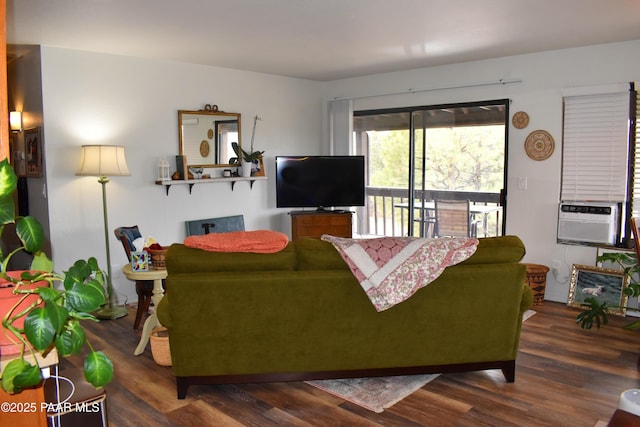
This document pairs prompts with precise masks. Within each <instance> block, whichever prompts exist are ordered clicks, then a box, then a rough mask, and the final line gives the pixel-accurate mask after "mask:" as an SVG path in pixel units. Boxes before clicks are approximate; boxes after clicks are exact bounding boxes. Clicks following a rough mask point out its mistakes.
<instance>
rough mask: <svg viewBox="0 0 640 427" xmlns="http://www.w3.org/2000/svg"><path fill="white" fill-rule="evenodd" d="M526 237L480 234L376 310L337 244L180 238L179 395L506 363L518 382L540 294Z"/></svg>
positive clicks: (175, 335) (174, 333)
mask: <svg viewBox="0 0 640 427" xmlns="http://www.w3.org/2000/svg"><path fill="white" fill-rule="evenodd" d="M524 253H525V248H524V245H523V243H522V241H520V239H519V238H517V237H515V236H504V237H495V238H487V239H480V243H479V245H478V249H477V251H476V252H475V253H474V254H473V255H472V256H471V257H470V258H469V259H467V260H466V261H464V262H462V263H460V264H458V265H455V266H452V267H448V268H447V269H445V271H444V272H443V274H442V275H441V276H440V277H439V278H438V279H436V280H435V281H434V282H432V283H431V284H430V285H428V286H426V287H425V288H423V289H421V290H419V291H418V292H416V293H415V294H414V295H413V296H412V297H411V298H409V299H408V300H406V301H404V302H402V303H400V304H398V305H396V306H394V307H392V308H390V309H388V310H385V311H382V312H377V311H376V310H375V308H374V306H373V305H372V303H371V302H370V301H369V299H368V298H367V296H366V295H365V294H364V291H363V290H362V288H361V287H360V285H359V283H358V282H357V281H356V279H355V278H354V276H353V275H352V273H351V271H350V270H349V268H348V267H347V265H346V263H345V262H344V261H343V260H342V258H341V257H340V255H339V254H338V252H337V251H336V250H335V249H334V248H333V246H332V245H331V244H330V243H327V242H324V241H321V240H318V239H311V238H303V239H300V240H297V241H296V242H295V243H294V242H291V243H289V245H288V246H287V247H286V248H285V249H284V250H282V251H280V252H277V253H274V254H253V253H216V252H207V251H202V250H199V249H192V248H188V247H186V246H184V245H182V244H174V245H172V246H171V247H170V249H169V251H168V253H167V256H166V264H167V271H168V277H167V279H166V294H165V297H164V298H163V299H162V301H161V303H160V304H159V306H158V310H157V313H158V317H159V320H160V322H161V323H162V324H163V325H164V326H166V327H167V328H168V329H169V340H170V346H171V358H172V362H173V371H174V373H175V375H176V378H177V391H178V398H179V399H183V398H185V397H186V394H187V390H188V388H189V386H190V385H192V384H220V383H241V382H265V381H269V382H271V381H298V380H308V379H322V378H347V377H369V376H381V375H384V376H386V375H406V374H418V373H446V372H459V371H473V370H484V369H501V370H502V372H503V374H504V376H505V378H506V380H507V381H508V382H513V381H514V380H515V360H516V355H517V353H518V342H519V338H520V329H521V325H522V314H523V313H524V311H525V310H527V309H528V308H529V307H530V305H531V302H532V293H531V290H530V288H529V286H528V285H527V284H526V268H525V265H524V264H520V263H519V261H520V260H521V259H522V257H523V256H524Z"/></svg>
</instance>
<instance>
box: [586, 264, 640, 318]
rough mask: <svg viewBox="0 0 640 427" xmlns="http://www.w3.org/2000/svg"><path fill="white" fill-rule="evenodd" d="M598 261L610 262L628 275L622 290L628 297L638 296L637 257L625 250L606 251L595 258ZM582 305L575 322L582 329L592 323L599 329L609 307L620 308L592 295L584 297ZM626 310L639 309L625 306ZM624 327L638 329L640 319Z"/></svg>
mask: <svg viewBox="0 0 640 427" xmlns="http://www.w3.org/2000/svg"><path fill="white" fill-rule="evenodd" d="M597 261H598V262H611V263H613V264H615V265H617V266H619V267H620V269H622V270H623V272H624V274H625V275H626V276H629V286H627V287H626V288H625V289H624V290H623V292H624V293H625V295H627V296H629V297H638V296H640V282H638V281H637V280H636V278H637V277H638V274H640V265H639V264H638V258H637V256H636V255H634V254H630V253H626V252H607V253H605V254H603V255H600V256H599V257H598V258H597ZM582 307H583V308H584V309H585V310H584V311H582V312H581V313H580V314H578V316H577V317H576V323H579V324H580V327H581V328H582V329H591V328H592V327H593V325H594V324H595V325H596V328H598V329H600V326H602V325H606V324H607V323H609V309H612V308H622V307H619V306H609V305H608V304H607V303H606V302H602V303H601V302H600V301H598V300H597V299H596V298H594V297H590V298H585V300H584V303H583V304H582ZM626 309H627V310H632V311H640V309H638V308H634V307H626ZM624 327H625V329H640V320H636V321H633V322H631V323H628V324H627V325H625V326H624Z"/></svg>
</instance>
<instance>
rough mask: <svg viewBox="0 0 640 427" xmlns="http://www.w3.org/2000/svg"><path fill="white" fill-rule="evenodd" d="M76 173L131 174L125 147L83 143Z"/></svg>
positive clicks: (96, 174) (90, 174) (93, 174)
mask: <svg viewBox="0 0 640 427" xmlns="http://www.w3.org/2000/svg"><path fill="white" fill-rule="evenodd" d="M76 175H81V176H125V175H131V174H130V173H129V168H128V167H127V160H126V159H125V156H124V147H122V146H120V145H83V146H82V152H81V154H80V164H79V165H78V170H77V171H76Z"/></svg>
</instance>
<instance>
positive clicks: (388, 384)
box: [305, 310, 536, 413]
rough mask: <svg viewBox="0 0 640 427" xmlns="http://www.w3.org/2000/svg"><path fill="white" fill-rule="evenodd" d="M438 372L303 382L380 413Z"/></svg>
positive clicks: (523, 317) (529, 314)
mask: <svg viewBox="0 0 640 427" xmlns="http://www.w3.org/2000/svg"><path fill="white" fill-rule="evenodd" d="M534 314H536V312H535V311H534V310H527V311H526V312H525V313H524V315H523V316H522V321H523V322H525V321H526V320H527V319H529V318H530V317H531V316H533V315H534ZM439 375H440V374H427V375H400V376H395V377H377V378H345V379H337V380H316V381H305V382H306V383H307V384H310V385H312V386H314V387H316V388H319V389H320V390H323V391H326V392H327V393H330V394H333V395H334V396H338V397H340V398H341V399H344V400H346V401H348V402H351V403H354V404H356V405H358V406H361V407H363V408H365V409H368V410H370V411H373V412H376V413H381V412H383V411H384V410H385V409H387V408H390V407H391V406H393V405H395V404H396V403H398V402H400V401H401V400H402V399H404V398H405V397H407V396H409V395H410V394H411V393H413V392H415V391H416V390H418V389H420V388H422V387H423V386H424V385H425V384H427V383H428V382H429V381H433V380H434V379H436V378H437V377H438V376H439Z"/></svg>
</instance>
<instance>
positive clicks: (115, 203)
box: [42, 41, 640, 301]
mask: <svg viewBox="0 0 640 427" xmlns="http://www.w3.org/2000/svg"><path fill="white" fill-rule="evenodd" d="M42 55H43V58H42V67H43V71H42V74H43V97H44V123H45V126H44V130H45V135H46V137H45V140H46V149H45V151H46V158H47V180H48V185H49V210H50V217H51V239H52V242H53V257H54V261H55V263H56V265H57V266H61V268H63V266H66V265H69V264H70V263H71V262H73V261H74V260H75V259H77V258H80V257H86V256H89V255H93V256H96V257H97V258H98V260H99V261H100V262H101V263H102V265H104V263H105V261H104V255H103V254H104V247H103V228H102V205H101V199H100V186H99V185H98V184H97V182H96V181H95V179H93V178H86V177H85V178H81V177H76V176H74V172H75V168H76V164H77V161H78V156H79V151H80V150H79V146H80V145H82V144H91V143H113V144H121V145H125V146H126V147H127V160H128V163H129V167H130V169H131V171H132V176H131V177H121V178H120V177H118V178H113V179H112V181H111V183H109V184H108V199H109V206H110V209H109V222H110V228H111V229H113V228H115V227H116V226H118V225H133V224H138V225H139V226H140V227H141V229H142V230H144V231H145V232H146V233H147V234H152V235H153V236H154V237H156V238H157V239H158V240H159V241H160V242H161V243H165V244H166V243H171V242H175V241H181V240H182V238H183V237H184V224H183V222H184V221H185V220H188V219H196V218H208V217H215V216H224V215H232V214H240V213H241V214H244V215H245V221H246V225H247V228H248V229H257V228H269V229H273V230H278V231H283V232H286V233H288V232H289V222H288V218H287V215H286V210H281V209H276V208H275V191H274V188H275V182H274V179H273V177H270V179H269V180H268V181H267V182H256V183H255V185H254V188H253V190H252V191H250V190H249V189H248V185H247V184H246V183H238V184H237V185H236V189H235V191H233V192H232V191H231V189H230V188H229V187H227V186H226V185H224V184H215V185H213V184H209V185H201V186H196V187H194V189H193V194H192V195H189V194H188V190H187V188H186V187H172V188H171V190H170V193H169V196H168V197H167V196H165V195H164V192H163V191H162V189H161V188H160V187H158V186H156V185H154V184H153V181H154V179H155V174H156V165H157V163H158V161H159V160H160V158H161V157H164V156H166V157H167V158H172V156H174V155H175V154H176V153H177V151H178V137H177V113H176V112H177V110H178V109H191V108H200V107H201V106H202V105H204V104H205V103H214V104H217V105H218V106H219V107H220V108H221V109H223V110H227V111H232V112H239V113H241V114H242V119H243V126H242V132H243V140H244V141H246V142H248V141H249V140H250V135H251V126H252V117H253V116H254V115H256V114H257V115H259V116H260V117H262V118H263V121H261V122H258V127H257V132H256V143H255V145H256V149H261V150H266V155H267V162H266V168H267V175H270V174H272V172H273V158H274V156H275V155H279V154H280V155H285V154H307V153H316V152H317V153H319V152H321V148H320V147H321V139H323V138H324V139H326V135H327V131H326V123H327V105H326V102H327V101H328V100H331V99H334V98H336V97H354V98H357V99H356V101H355V109H356V110H358V109H363V108H388V107H394V106H406V105H430V104H439V103H449V102H466V101H477V100H487V99H497V98H509V99H511V100H512V104H511V107H510V108H511V114H513V113H515V112H517V111H520V110H523V111H526V112H527V113H528V114H529V116H530V124H529V126H528V127H527V128H525V129H523V130H518V129H511V133H510V135H509V138H510V143H509V176H508V188H509V189H508V191H509V193H508V209H507V212H506V214H507V233H509V234H515V235H518V236H520V238H522V240H523V241H524V243H525V244H526V246H527V255H526V257H525V262H531V263H540V264H546V265H549V266H551V265H552V263H553V261H554V260H560V261H562V263H563V268H562V271H561V275H567V274H568V272H569V269H570V266H571V264H572V263H584V264H593V263H594V262H595V256H596V251H595V249H594V248H589V247H578V246H567V245H558V244H556V227H557V205H558V198H559V188H560V157H561V139H562V90H563V89H564V88H567V87H572V86H587V85H596V84H606V83H617V82H628V81H640V41H635V42H627V43H618V44H611V45H600V46H592V47H586V48H579V49H569V50H562V51H553V52H545V53H540V54H531V55H522V56H513V57H507V58H500V59H495V60H488V61H479V62H473V63H466V64H456V65H450V66H442V67H433V68H427V69H420V70H412V71H407V72H399V73H390V74H382V75H373V76H367V77H362V78H354V79H345V80H339V81H334V82H329V83H318V82H310V81H304V80H297V79H291V78H285V77H277V76H271V75H265V74H258V73H249V72H242V71H235V70H228V69H221V68H213V67H203V66H196V65H189V64H179V63H172V62H162V61H151V60H143V59H137V58H128V57H121V56H112V55H102V54H93V53H86V52H79V51H70V50H63V49H57V48H51V47H43V48H42ZM501 78H502V79H522V81H523V82H522V83H518V84H513V85H504V86H482V87H477V88H465V89H446V90H432V91H426V92H419V93H414V94H407V95H393V96H379V97H376V96H372V95H376V94H383V93H391V92H402V91H406V90H408V89H410V88H412V89H426V88H432V89H437V88H442V87H450V86H455V85H466V84H469V83H482V82H487V81H493V80H497V79H501ZM359 97H363V98H359ZM535 129H545V130H547V131H549V132H550V133H551V134H552V135H553V137H554V138H555V141H556V151H555V152H554V154H553V155H552V156H551V157H550V158H549V159H548V160H545V161H540V162H539V161H534V160H531V159H529V158H528V157H527V156H526V154H525V152H524V149H523V143H524V139H525V138H526V136H527V135H528V133H529V132H531V131H532V130H535ZM518 177H527V179H528V188H527V190H519V189H518V186H517V179H518ZM111 236H112V233H110V241H111V246H112V251H111V252H112V261H113V262H112V264H113V268H114V272H118V271H119V270H120V267H121V266H122V265H123V264H124V262H125V259H124V254H123V252H122V249H121V247H120V244H119V243H118V242H116V241H115V238H114V237H111ZM114 276H115V277H114V282H115V285H116V287H117V288H118V289H119V291H120V292H121V293H127V294H128V295H130V296H132V295H134V293H133V286H132V284H131V283H130V282H128V281H127V280H126V279H124V278H123V277H121V276H120V275H118V274H115V275H114ZM567 292H568V284H567V283H558V281H556V280H555V279H554V277H553V276H552V275H551V274H550V275H549V277H548V281H547V292H546V297H547V299H551V300H555V301H566V298H567ZM131 298H133V297H131Z"/></svg>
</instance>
